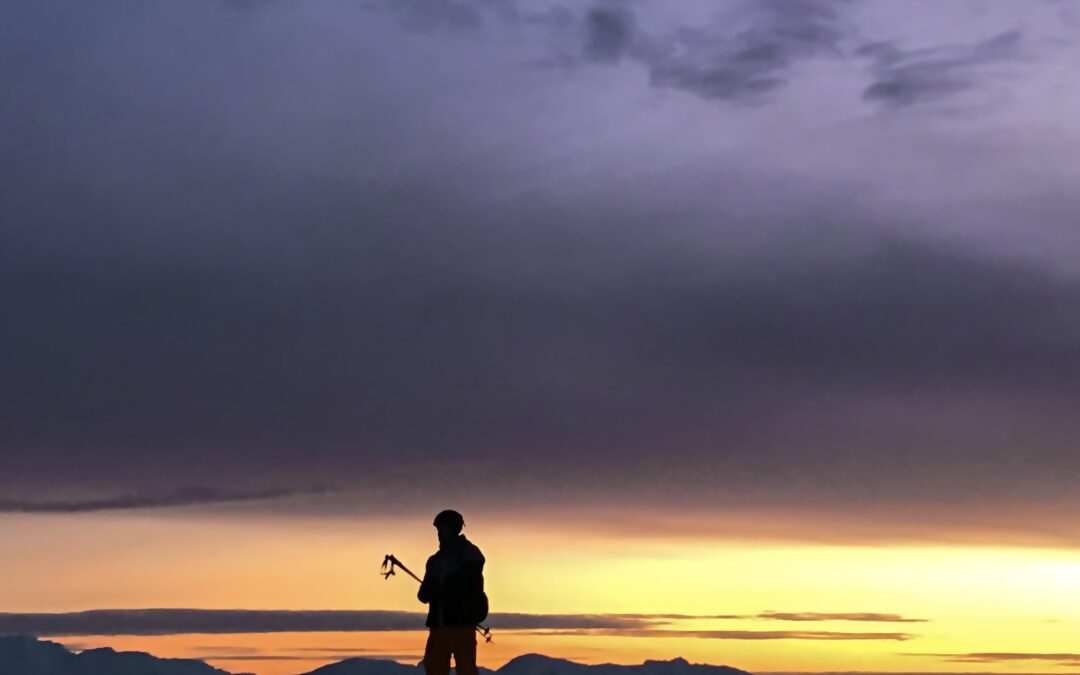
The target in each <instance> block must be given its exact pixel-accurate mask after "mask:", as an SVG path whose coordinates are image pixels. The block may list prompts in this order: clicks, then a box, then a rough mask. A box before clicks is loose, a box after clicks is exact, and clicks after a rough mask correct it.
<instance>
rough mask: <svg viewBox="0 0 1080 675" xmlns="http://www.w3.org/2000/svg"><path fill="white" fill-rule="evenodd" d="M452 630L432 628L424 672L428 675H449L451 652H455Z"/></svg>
mask: <svg viewBox="0 0 1080 675" xmlns="http://www.w3.org/2000/svg"><path fill="white" fill-rule="evenodd" d="M451 630H453V629H451V628H432V629H431V631H430V632H428V639H427V646H426V647H425V648H424V672H425V673H427V675H449V673H450V652H451V651H452V650H453V647H452V643H453V636H452V635H450V634H449V631H451Z"/></svg>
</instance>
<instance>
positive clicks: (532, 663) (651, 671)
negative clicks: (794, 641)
mask: <svg viewBox="0 0 1080 675" xmlns="http://www.w3.org/2000/svg"><path fill="white" fill-rule="evenodd" d="M420 668H421V664H420V663H418V664H416V665H407V664H404V663H398V662H397V661H391V660H389V659H379V658H372V657H367V656H358V657H353V658H348V659H344V660H342V661H338V662H337V663H331V664H327V665H325V666H321V667H319V668H316V669H315V670H311V671H307V672H305V673H298V674H297V675H418V673H422V671H421V670H420ZM479 670H480V675H750V674H749V673H747V672H746V671H743V670H739V669H738V668H733V667H731V666H714V665H708V664H694V663H690V662H688V661H687V660H686V659H684V658H682V657H676V658H674V659H671V660H670V661H657V660H646V661H644V662H642V663H641V664H637V665H622V664H614V663H601V664H584V663H577V662H576V661H571V660H569V659H562V658H558V657H554V656H547V655H544V654H537V653H527V654H521V655H519V656H515V657H514V658H512V659H510V660H509V661H507V662H506V663H504V664H503V665H502V666H500V667H499V668H497V669H495V670H492V669H490V668H480V669H479ZM0 673H3V675H245V674H243V673H231V672H229V671H226V670H222V669H220V668H215V667H213V666H211V665H209V664H208V663H206V662H205V661H200V660H198V659H176V658H159V657H156V656H153V655H151V654H147V653H145V652H119V651H116V650H114V649H111V648H109V647H99V648H95V649H86V650H83V651H81V652H72V651H70V650H69V649H68V648H67V647H65V646H64V645H62V644H60V643H58V642H52V641H49V640H41V639H39V638H36V637H33V636H27V635H0ZM246 675H250V674H246Z"/></svg>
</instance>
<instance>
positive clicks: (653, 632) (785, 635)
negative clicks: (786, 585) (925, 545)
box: [515, 628, 918, 642]
mask: <svg viewBox="0 0 1080 675" xmlns="http://www.w3.org/2000/svg"><path fill="white" fill-rule="evenodd" d="M515 633H516V634H518V635H533V636H543V637H562V636H588V637H596V636H603V637H630V638H695V639H701V640H825V641H828V640H860V641H861V640H887V641H896V642H903V641H905V640H911V639H913V638H915V637H918V636H917V635H914V634H912V633H847V632H842V631H798V630H670V629H664V628H631V629H617V628H598V629H571V630H543V631H527V632H517V631H515Z"/></svg>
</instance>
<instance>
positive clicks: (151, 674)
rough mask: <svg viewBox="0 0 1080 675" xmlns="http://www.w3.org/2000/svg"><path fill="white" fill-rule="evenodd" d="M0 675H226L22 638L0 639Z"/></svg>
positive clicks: (186, 662)
mask: <svg viewBox="0 0 1080 675" xmlns="http://www.w3.org/2000/svg"><path fill="white" fill-rule="evenodd" d="M0 673H2V674H3V675H230V673H227V672H226V671H224V670H218V669H217V668H213V667H211V666H209V665H207V664H205V663H203V662H202V661H196V660H194V659H159V658H157V657H155V656H151V655H149V654H144V653H142V652H117V651H113V650H112V649H108V648H103V649H87V650H86V651H83V652H80V653H78V654H73V653H71V652H69V651H68V650H67V648H66V647H64V646H63V645H61V644H57V643H55V642H48V641H45V640H38V639H35V638H32V637H25V636H0Z"/></svg>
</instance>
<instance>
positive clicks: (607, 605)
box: [0, 512, 1080, 675]
mask: <svg viewBox="0 0 1080 675" xmlns="http://www.w3.org/2000/svg"><path fill="white" fill-rule="evenodd" d="M46 519H47V520H48V523H47V527H44V526H43V525H44V524H45V523H44V520H46ZM469 522H470V525H469V528H468V530H467V532H468V534H469V535H470V537H471V538H473V539H474V540H475V541H476V542H477V543H478V544H479V545H480V546H481V547H482V548H483V550H484V552H485V554H486V555H487V557H488V559H489V567H488V571H487V580H488V588H489V595H490V596H491V599H492V604H493V606H494V608H495V611H505V612H529V613H587V614H596V613H684V614H734V615H740V616H744V617H745V618H738V619H722V620H721V619H717V620H679V621H673V622H672V623H671V624H670V625H665V626H663V628H664V630H666V631H671V630H677V631H725V633H722V634H720V635H722V636H724V639H719V638H718V637H716V635H717V634H715V633H713V634H710V635H713V636H714V637H693V636H689V635H690V634H687V635H688V636H686V637H679V636H671V635H670V634H669V633H664V634H662V635H661V636H656V637H651V636H648V635H645V636H642V635H640V634H635V635H631V636H616V635H596V634H591V635H552V634H550V631H541V632H542V633H544V634H534V633H530V632H527V631H521V632H513V631H505V630H504V631H500V630H499V626H498V625H497V624H496V625H495V626H494V629H495V633H496V639H495V642H494V643H493V644H491V645H483V646H482V647H481V649H480V658H481V663H482V664H483V665H487V666H491V667H497V666H498V665H501V664H502V663H504V662H505V661H507V660H509V659H510V658H512V657H514V656H516V655H518V654H521V653H527V652H541V653H545V654H549V655H551V656H557V657H566V658H572V659H574V660H579V661H583V662H621V663H640V662H641V661H642V660H644V659H669V658H673V657H675V656H682V657H685V658H687V659H689V660H691V661H694V662H707V663H717V664H728V665H732V666H736V667H739V668H743V669H745V670H750V671H758V672H764V671H789V672H790V671H819V672H821V671H879V672H880V671H907V672H913V671H919V672H928V671H948V672H970V671H971V670H972V669H973V667H974V668H975V669H976V670H979V671H986V672H1070V671H1074V670H1075V668H1069V667H1068V666H1066V665H1061V664H1058V663H1055V662H1053V661H1041V662H1040V661H1022V660H1012V661H1002V662H992V663H978V664H972V663H962V662H956V661H954V660H950V659H949V658H948V657H945V656H937V655H941V654H963V653H969V652H1031V653H1040V652H1070V651H1076V649H1075V636H1076V634H1077V630H1078V628H1080V553H1077V552H1076V551H1074V550H1072V549H1066V548H1061V549H1053V548H1020V547H1013V548H991V547H988V546H964V547H962V546H951V547H950V546H926V545H923V546H914V545H904V544H895V545H889V546H884V545H879V546H854V545H843V546H841V545H831V544H825V543H818V544H814V543H806V542H803V543H786V544H785V543H777V542H772V543H768V542H761V541H739V540H736V539H729V540H724V539H718V538H713V537H698V538H695V537H692V536H682V537H679V538H673V537H655V536H634V535H633V534H632V533H629V532H625V531H621V532H620V531H617V530H612V529H606V530H605V529H604V528H600V530H602V531H598V530H596V529H593V530H590V528H586V527H573V528H565V529H564V528H562V527H560V526H559V525H558V523H555V522H552V521H548V522H546V523H545V522H537V523H529V525H528V527H527V528H522V527H521V526H519V525H518V524H517V523H514V522H511V521H510V520H509V519H487V520H485V519H484V518H482V517H477V518H472V519H470V521H469ZM0 526H2V527H3V528H4V531H5V533H7V536H6V537H4V538H3V540H2V541H0V575H3V578H5V579H18V580H19V583H11V584H5V585H4V586H3V588H2V589H0V608H2V609H3V610H4V611H9V612H28V611H38V612H41V611H75V610H82V609H91V608H123V607H133V608H134V607H193V608H208V609H213V608H247V609H397V610H414V611H419V610H420V609H422V607H421V606H419V605H418V603H416V601H415V597H414V582H412V581H411V580H409V579H408V578H407V577H404V576H399V577H396V578H394V579H391V580H390V581H384V580H383V579H382V578H381V577H380V576H379V574H378V565H379V562H380V561H381V559H382V556H383V555H384V554H385V553H389V552H393V553H395V554H396V555H398V557H400V558H401V559H402V560H404V561H405V562H406V563H407V564H410V565H413V566H414V567H416V568H419V567H421V566H422V562H423V560H424V559H425V557H426V556H427V554H428V553H430V551H431V549H432V548H433V546H434V544H435V541H434V532H433V531H429V530H430V527H429V525H428V523H427V520H426V519H409V520H401V519H398V520H392V519H363V520H361V519H348V518H344V517H337V518H322V519H319V518H306V519H290V518H265V517H254V516H250V515H248V516H241V515H235V516H230V517H223V516H222V515H220V514H215V515H214V516H207V515H201V514H199V513H197V512H191V513H186V514H181V513H173V514H170V515H168V516H165V515H158V514H155V515H153V516H148V515H134V514H124V515H116V514H113V515H82V516H78V517H75V516H49V517H45V518H43V517H30V516H21V517H16V516H8V517H5V518H3V519H2V522H0ZM46 533H47V534H46ZM73 561H78V562H77V563H74V562H73ZM766 611H777V612H791V613H807V612H816V613H833V614H835V613H851V614H858V613H867V612H875V613H889V614H897V615H900V616H901V617H905V618H908V619H920V620H925V621H919V622H900V623H898V622H881V621H876V622H874V621H839V620H818V621H782V620H777V619H773V618H766V617H760V616H758V615H759V614H761V613H762V612H766ZM761 631H769V632H772V633H777V632H783V631H803V632H807V631H809V632H822V633H840V634H843V633H902V634H907V635H908V639H906V640H903V641H898V640H886V639H875V640H855V639H818V640H809V639H767V640H762V639H746V638H748V637H754V636H755V635H756V634H758V633H759V632H761ZM841 637H842V636H841ZM61 641H63V642H66V643H68V644H72V645H74V646H111V647H114V648H116V649H135V650H142V651H148V652H151V653H154V654H157V655H160V656H183V657H195V658H205V659H209V660H210V661H211V662H213V663H214V664H215V665H217V666H219V667H222V668H225V669H227V670H231V671H234V672H256V673H258V674H259V675H284V674H285V673H298V672H305V671H307V670H311V669H313V668H314V667H316V666H318V665H321V664H324V663H328V662H332V661H337V660H340V659H342V658H346V657H348V656H351V655H372V656H383V657H393V658H398V659H400V660H403V661H406V662H408V661H413V660H419V657H420V654H421V652H422V648H423V641H424V634H423V632H422V631H420V630H418V631H416V632H370V633H278V634H243V635H175V636H161V637H116V636H97V637H81V636H75V637H69V638H63V639H62V640H61ZM350 649H367V650H373V651H366V652H360V653H357V654H353V653H351V652H349V651H348V650H350ZM274 657H276V658H278V659H279V660H272V659H273V658H274ZM285 657H287V658H285Z"/></svg>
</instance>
